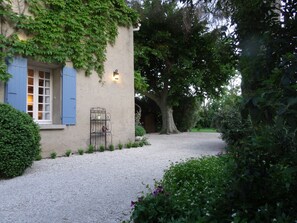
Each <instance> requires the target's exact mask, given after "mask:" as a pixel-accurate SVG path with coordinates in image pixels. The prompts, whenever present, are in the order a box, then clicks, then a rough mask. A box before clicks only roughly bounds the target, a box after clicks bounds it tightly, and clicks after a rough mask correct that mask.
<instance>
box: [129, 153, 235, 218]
mask: <svg viewBox="0 0 297 223" xmlns="http://www.w3.org/2000/svg"><path fill="white" fill-rule="evenodd" d="M232 166H233V162H232V160H230V159H229V157H227V156H225V155H224V156H209V157H202V158H198V159H191V160H188V161H186V162H180V163H178V164H172V165H171V167H170V168H169V169H168V170H167V171H166V172H165V174H164V178H163V180H162V181H161V182H158V183H157V185H156V187H155V189H153V191H151V192H150V193H148V194H146V195H145V196H144V197H141V198H139V199H138V201H136V202H132V205H133V212H132V215H131V220H133V221H134V222H135V223H138V222H141V223H153V222H164V223H165V222H166V223H169V222H207V221H210V220H211V216H212V214H213V213H215V212H216V205H217V202H219V201H220V200H221V199H223V197H224V192H225V190H226V188H227V187H228V186H229V179H230V171H229V169H230V168H231V167H232Z"/></svg>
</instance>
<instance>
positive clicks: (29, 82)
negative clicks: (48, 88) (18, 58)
mask: <svg viewBox="0 0 297 223" xmlns="http://www.w3.org/2000/svg"><path fill="white" fill-rule="evenodd" d="M33 83H34V79H33V78H30V77H29V78H28V85H33Z"/></svg>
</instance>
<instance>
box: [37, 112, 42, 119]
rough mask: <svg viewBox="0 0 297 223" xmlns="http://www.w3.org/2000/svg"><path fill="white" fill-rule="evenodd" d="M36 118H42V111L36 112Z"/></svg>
mask: <svg viewBox="0 0 297 223" xmlns="http://www.w3.org/2000/svg"><path fill="white" fill-rule="evenodd" d="M38 120H42V112H38Z"/></svg>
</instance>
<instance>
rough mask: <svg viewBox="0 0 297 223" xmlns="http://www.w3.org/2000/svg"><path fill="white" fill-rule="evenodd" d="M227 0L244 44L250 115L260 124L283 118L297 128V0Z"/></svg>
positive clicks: (242, 56)
mask: <svg viewBox="0 0 297 223" xmlns="http://www.w3.org/2000/svg"><path fill="white" fill-rule="evenodd" d="M227 2H228V3H229V4H228V5H227V6H228V7H227V9H228V12H229V13H230V14H231V17H232V20H233V22H234V23H236V29H235V33H236V41H237V42H238V43H239V45H238V47H239V48H240V72H241V73H242V77H243V85H242V92H243V96H244V106H245V107H244V112H245V116H248V115H250V117H251V119H252V121H253V123H254V125H255V126H256V125H263V124H272V123H273V121H274V119H275V117H278V118H279V119H281V120H282V121H283V122H284V123H286V124H288V125H291V126H292V129H296V127H297V125H296V123H297V115H296V114H297V112H296V111H297V109H296V108H297V100H296V81H297V76H296V68H297V53H296V47H295V46H296V45H297V38H296V29H297V23H296V10H297V7H296V2H295V1H285V0H280V1H274V0H268V1H259V0H257V1H254V2H253V1H249V2H248V3H247V4H246V2H243V1H239V0H231V1H227ZM280 18H283V19H280Z"/></svg>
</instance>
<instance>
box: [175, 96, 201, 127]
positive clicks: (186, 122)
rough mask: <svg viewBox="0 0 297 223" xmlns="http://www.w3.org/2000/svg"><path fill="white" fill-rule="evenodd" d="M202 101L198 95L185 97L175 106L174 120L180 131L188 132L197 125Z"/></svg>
mask: <svg viewBox="0 0 297 223" xmlns="http://www.w3.org/2000/svg"><path fill="white" fill-rule="evenodd" d="M199 108H200V102H199V100H198V98H197V97H184V98H182V100H180V101H179V103H178V106H176V107H174V108H173V109H174V113H173V116H174V120H175V122H176V126H177V128H178V130H179V131H181V132H187V131H189V130H190V129H192V128H193V127H195V126H196V123H197V121H198V118H199V117H198V111H199Z"/></svg>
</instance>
